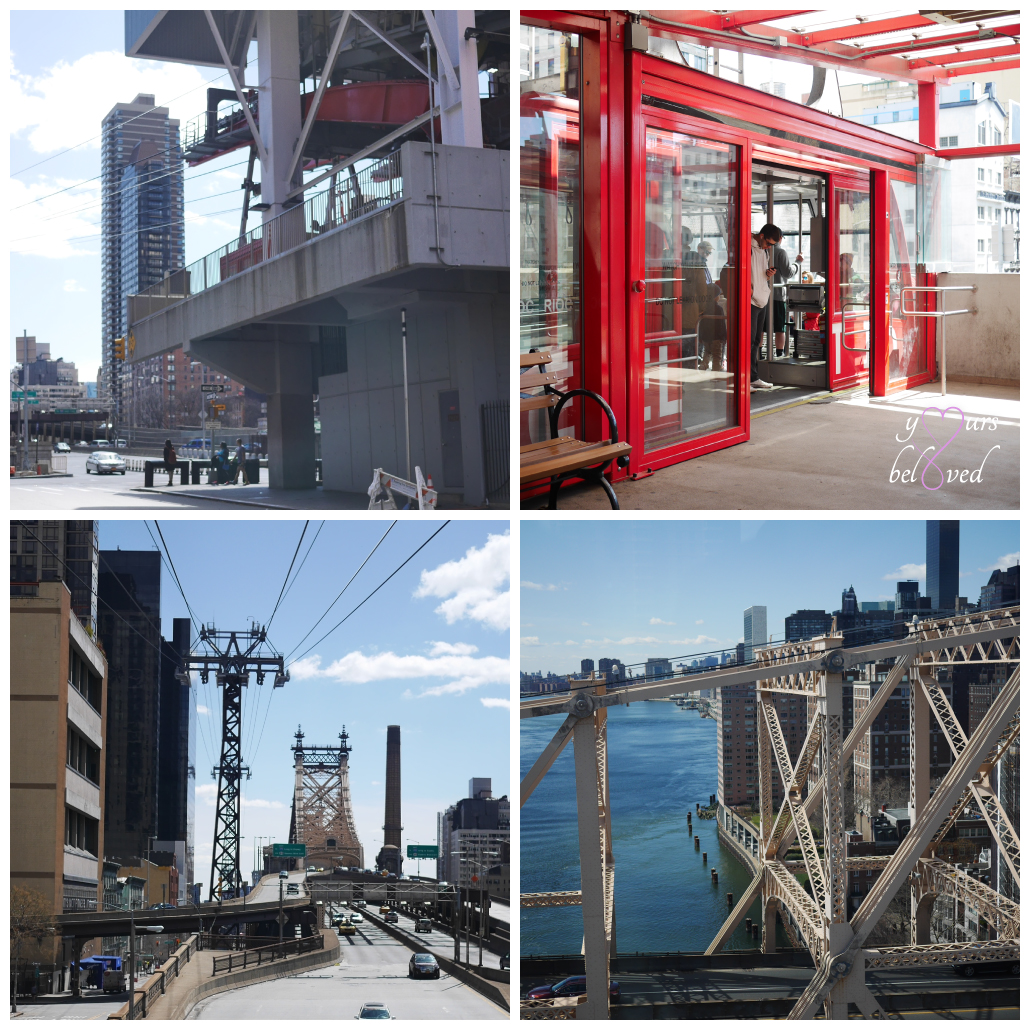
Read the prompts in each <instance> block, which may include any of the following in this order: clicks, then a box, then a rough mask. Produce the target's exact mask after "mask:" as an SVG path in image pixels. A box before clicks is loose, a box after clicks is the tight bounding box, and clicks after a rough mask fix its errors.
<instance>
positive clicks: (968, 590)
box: [519, 520, 1019, 675]
mask: <svg viewBox="0 0 1030 1030" xmlns="http://www.w3.org/2000/svg"><path fill="white" fill-rule="evenodd" d="M573 525H574V527H575V528H573ZM688 527H689V533H687V532H685V531H686V530H687V529H688ZM884 527H892V532H891V533H890V535H889V536H888V535H887V534H885V533H884V531H883V530H884ZM544 534H546V535H544ZM842 540H844V541H846V545H844V544H842ZM960 540H961V543H960V566H959V593H960V594H962V595H963V596H968V597H969V600H970V602H971V603H975V601H976V600H977V599H978V598H979V593H980V587H981V586H983V585H985V584H986V583H987V581H988V579H989V578H990V574H991V571H993V570H994V569H996V568H1007V567H1009V566H1011V565H1015V564H1017V563H1018V560H1019V523H1018V522H1015V521H1000V520H999V521H983V520H962V523H961V537H960ZM684 541H686V542H687V543H686V544H685V543H684ZM544 544H546V546H543V545H544ZM835 547H836V549H834V548H835ZM685 551H686V552H690V554H689V557H687V558H685V559H684V563H685V568H686V569H687V570H689V572H690V574H691V575H693V576H696V577H698V582H699V584H700V587H699V589H698V590H697V591H695V592H694V594H691V592H690V591H689V590H688V589H687V588H686V587H685V586H684V585H683V584H682V580H681V579H679V578H675V577H674V578H673V579H672V581H671V582H670V580H669V574H668V571H667V570H669V569H670V568H671V569H675V568H676V564H675V560H676V559H675V556H676V555H677V554H678V553H681V552H685ZM655 552H658V553H660V554H661V556H662V557H661V561H660V562H659V563H656V562H655V560H654V558H653V555H654V553H655ZM555 554H560V555H561V556H562V559H563V560H562V562H561V564H560V565H556V564H555V561H554V555H555ZM601 554H604V555H608V554H611V555H615V556H616V561H615V563H614V568H615V573H614V576H615V578H614V579H613V580H612V581H611V583H612V585H613V586H614V587H615V591H614V594H613V591H612V590H598V589H597V584H596V582H595V581H594V580H593V578H591V577H589V576H587V577H577V578H573V577H571V576H568V575H560V574H559V573H558V571H557V570H559V569H563V568H568V567H572V568H590V567H591V566H592V564H595V563H596V560H597V555H601ZM925 558H926V522H925V520H905V521H889V522H888V521H880V522H869V521H860V522H857V521H847V520H840V521H837V520H834V521H811V522H809V521H798V520H784V521H772V520H764V521H740V522H738V521H732V522H731V521H718V520H710V521H709V520H705V521H700V520H699V521H690V522H668V521H647V522H634V523H628V524H618V525H612V524H609V523H602V522H577V523H574V524H571V523H568V522H561V523H557V524H554V523H550V524H548V525H547V527H546V530H545V529H544V528H543V526H542V524H541V523H538V522H535V521H534V522H529V521H527V522H524V523H523V525H522V563H521V573H520V579H521V588H520V596H521V600H522V610H521V625H520V640H521V646H520V665H519V668H520V670H522V671H536V670H551V671H553V672H556V673H559V674H562V675H564V674H566V673H573V672H575V671H576V670H578V669H579V667H580V662H581V661H582V660H583V659H584V658H592V659H593V660H594V661H595V662H596V661H597V660H598V659H599V658H601V657H613V658H618V659H620V660H622V661H624V662H625V663H626V664H627V665H637V664H640V663H643V662H644V661H646V660H647V659H649V658H658V657H661V658H669V659H676V658H679V657H681V656H691V655H695V654H703V653H705V652H711V651H715V652H719V651H724V650H733V649H734V648H735V647H736V644H737V643H738V642H740V641H743V639H744V632H743V631H744V611H745V609H747V608H749V607H751V606H753V605H765V606H766V607H767V608H768V633H769V634H770V635H771V636H772V637H773V639H777V640H778V639H781V638H782V637H783V627H784V619H785V618H786V616H788V615H790V614H791V613H793V612H795V611H797V610H799V609H819V608H822V609H825V610H826V611H835V610H837V609H839V608H840V604H841V594H842V592H843V591H845V590H847V589H848V587H850V586H854V588H855V592H856V594H857V597H858V601H859V603H861V602H863V601H877V600H893V598H894V594H895V584H896V582H897V581H899V580H906V579H915V580H917V581H918V582H919V584H920V592H921V593H925V585H926V568H925ZM804 562H809V563H810V564H811V566H812V567H811V568H801V567H800V566H801V563H804ZM659 569H660V570H662V571H661V572H659V571H658V570H659ZM648 576H650V578H648ZM705 584H707V589H704V586H705ZM613 596H614V597H617V598H618V599H619V603H618V604H613V603H612V598H613ZM627 601H628V602H630V604H629V605H627ZM627 612H628V614H626V613H627ZM688 664H689V663H688ZM632 671H633V673H634V674H635V675H636V674H639V673H640V672H642V671H643V669H642V668H640V669H633V670H632Z"/></svg>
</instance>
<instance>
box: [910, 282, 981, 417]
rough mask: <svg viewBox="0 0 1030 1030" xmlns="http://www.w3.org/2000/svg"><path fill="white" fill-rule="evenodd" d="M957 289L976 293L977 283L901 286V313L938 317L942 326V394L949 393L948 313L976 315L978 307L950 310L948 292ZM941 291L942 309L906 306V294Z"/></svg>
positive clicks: (911, 316)
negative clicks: (909, 307) (927, 309)
mask: <svg viewBox="0 0 1030 1030" xmlns="http://www.w3.org/2000/svg"><path fill="white" fill-rule="evenodd" d="M956 290H965V291H966V292H967V293H976V283H974V284H973V285H972V286H903V287H902V288H901V313H902V314H903V315H908V316H909V317H910V318H936V319H938V324H939V325H940V327H941V396H942V397H944V396H945V395H946V393H947V382H948V317H947V316H948V315H975V314H976V313H977V309H976V308H962V309H961V310H959V311H949V310H948V294H949V293H954V292H955V291H956ZM906 293H911V294H912V295H913V296H915V295H916V294H917V293H939V294H940V295H941V310H940V311H910V310H909V309H908V308H906V307H905V294H906Z"/></svg>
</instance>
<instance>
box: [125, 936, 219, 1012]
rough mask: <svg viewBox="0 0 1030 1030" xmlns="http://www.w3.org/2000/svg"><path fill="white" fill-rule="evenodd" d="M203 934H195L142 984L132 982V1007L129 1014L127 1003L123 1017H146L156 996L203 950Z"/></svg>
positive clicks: (163, 991) (162, 992)
mask: <svg viewBox="0 0 1030 1030" xmlns="http://www.w3.org/2000/svg"><path fill="white" fill-rule="evenodd" d="M201 950H202V948H201V934H196V933H195V934H193V936H192V937H190V939H189V940H188V941H187V942H186V943H185V944H184V945H182V947H181V948H179V950H178V951H176V952H175V954H174V955H172V956H171V957H170V958H169V959H168V961H167V962H166V963H165V964H164V965H163V966H162V967H161V968H160V969H159V970H158V971H157V972H156V973H154V975H153V976H151V978H150V979H149V980H148V981H147V982H146V983H145V984H144V985H143V986H142V987H136V986H135V985H132V984H130V992H131V1000H132V1009H131V1014H129V1004H128V1003H126V1005H125V1009H126V1014H125V1015H124V1016H122V1017H121V1018H123V1019H146V1018H147V1011H148V1010H149V1008H150V1006H151V1004H152V1003H153V1001H154V999H155V998H158V997H160V996H161V995H162V994H164V993H165V986H166V984H167V981H168V980H169V979H172V980H174V979H176V978H177V977H178V976H179V973H180V972H181V971H182V968H183V966H185V965H186V964H187V963H188V962H189V961H190V959H192V957H193V956H194V955H195V954H196V953H197V952H198V951H201Z"/></svg>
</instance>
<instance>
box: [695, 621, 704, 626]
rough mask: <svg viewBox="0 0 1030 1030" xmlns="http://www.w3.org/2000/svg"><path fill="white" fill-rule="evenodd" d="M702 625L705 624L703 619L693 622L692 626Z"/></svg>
mask: <svg viewBox="0 0 1030 1030" xmlns="http://www.w3.org/2000/svg"><path fill="white" fill-rule="evenodd" d="M704 624H705V620H704V619H696V620H695V621H694V625H695V626H703V625H704Z"/></svg>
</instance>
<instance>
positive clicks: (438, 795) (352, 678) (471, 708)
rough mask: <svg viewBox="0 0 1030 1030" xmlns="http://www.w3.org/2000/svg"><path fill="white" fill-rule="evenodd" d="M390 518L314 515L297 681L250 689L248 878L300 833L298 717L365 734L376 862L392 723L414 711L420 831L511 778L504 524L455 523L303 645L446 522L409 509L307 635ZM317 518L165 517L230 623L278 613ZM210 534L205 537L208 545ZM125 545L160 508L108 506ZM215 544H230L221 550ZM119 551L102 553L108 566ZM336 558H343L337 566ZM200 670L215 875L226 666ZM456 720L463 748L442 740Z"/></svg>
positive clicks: (199, 832) (410, 777) (407, 799)
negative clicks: (293, 810)
mask: <svg viewBox="0 0 1030 1030" xmlns="http://www.w3.org/2000/svg"><path fill="white" fill-rule="evenodd" d="M387 525H388V524H379V523H367V522H365V523H362V522H326V523H325V525H324V526H323V528H322V530H321V532H320V533H318V530H319V524H318V523H317V522H314V521H312V522H311V523H310V524H309V526H308V530H307V533H306V535H305V538H304V541H303V545H302V547H301V549H300V551H299V554H298V556H297V566H299V565H300V564H301V562H302V561H303V559H304V557H305V554H306V552H307V549H308V546H309V544H310V543H311V541H312V539H313V538H314V537H315V534H316V533H318V538H317V540H316V541H315V543H314V546H313V548H312V551H311V557H310V560H309V561H308V562H307V563H305V565H304V566H303V568H302V569H301V572H300V575H299V576H298V578H297V583H296V588H292V587H291V589H290V591H289V593H288V594H287V595H286V596H285V598H284V600H283V601H282V604H281V607H280V608H279V610H278V612H277V613H276V615H275V618H274V620H273V622H272V624H271V627H270V629H269V639H270V640H271V642H272V643H273V645H276V646H278V647H279V648H280V650H281V653H284V654H289V652H290V650H291V648H292V649H294V654H293V655H292V656H291V658H290V660H289V661H288V662H287V665H288V668H289V669H290V673H291V680H290V682H289V683H287V684H286V686H285V687H284V688H282V689H280V690H276V691H274V692H273V691H272V689H271V686H270V681H266V684H265V686H263V687H260V688H259V687H257V686H256V684H254V683H253V681H252V684H251V686H250V687H248V688H247V690H246V691H245V696H244V702H243V727H244V728H243V733H244V760H245V762H246V763H247V764H249V765H250V766H251V769H252V770H253V772H252V776H251V779H250V780H249V781H245V783H244V790H243V795H244V802H243V809H242V827H241V835H242V838H243V839H242V841H241V848H240V860H241V871H242V873H243V875H244V877H245V878H246V879H247V880H248V881H249V874H250V872H251V868H250V863H251V860H252V855H253V838H254V837H265V838H268V837H275V839H276V841H278V842H285V841H286V840H287V837H288V833H289V822H290V803H291V801H292V798H293V784H294V776H293V769H294V759H293V754H292V752H291V750H290V748H291V747H292V745H293V743H294V734H295V733H296V731H297V725H298V723H299V724H300V725H301V728H302V729H303V732H304V735H305V743H306V744H309V745H325V744H335V743H336V742H337V737H338V734H339V733H340V730H341V728H342V727H343V726H344V725H345V726H346V729H347V733H348V735H349V737H350V744H351V747H352V748H353V751H352V752H351V756H350V782H351V792H352V800H353V805H354V814H355V821H356V824H357V830H358V835H359V838H360V839H361V843H362V845H363V846H364V850H365V856H366V865H368V866H371V864H372V862H373V860H374V857H375V855H376V854H377V853H378V851H379V849H380V847H381V846H382V843H383V831H382V822H383V800H384V792H385V769H386V727H387V725H389V724H399V725H400V726H401V727H402V733H403V735H404V751H403V755H402V783H404V785H405V787H404V794H403V796H402V810H401V814H402V823H403V827H404V830H403V833H402V838H403V843H404V844H405V846H406V845H407V843H410V842H417V843H422V844H434V843H436V815H437V812H439V811H443V810H444V809H446V808H447V806H448V805H451V804H454V803H455V802H456V801H457V800H459V799H460V798H461V797H463V796H464V794H465V790H466V789H467V785H468V781H469V780H470V779H471V778H472V777H473V776H476V777H481V776H485V777H490V778H492V780H493V784H494V793H495V796H498V797H499V796H501V795H502V794H507V793H509V787H508V781H509V771H508V763H507V761H505V760H504V757H503V755H505V754H506V750H505V749H504V748H498V746H497V741H498V738H500V739H501V740H503V741H505V742H506V741H507V739H508V737H507V713H508V711H509V707H508V706H509V704H510V701H509V697H508V695H509V690H508V682H509V672H508V658H507V640H506V636H507V625H506V622H505V618H504V616H505V614H506V611H507V589H506V576H507V554H508V536H507V532H506V531H505V530H506V526H505V525H504V524H501V523H485V522H478V521H477V522H452V523H450V525H449V526H447V527H446V529H444V530H443V531H442V532H441V533H440V534H439V535H438V536H437V537H436V538H435V539H434V540H433V541H432V542H431V543H430V544H428V545H427V546H426V548H425V549H424V550H423V551H422V552H420V554H419V555H418V556H417V558H416V559H414V560H413V561H412V562H410V563H409V564H408V565H407V566H406V567H405V568H404V569H402V570H401V571H400V572H399V573H398V574H397V575H396V576H395V577H394V578H393V579H392V580H390V582H389V583H388V584H387V585H386V586H385V587H384V588H383V589H382V590H381V591H380V592H379V593H378V594H376V595H375V597H373V598H372V599H371V600H369V602H368V603H367V604H366V605H364V606H363V607H362V608H361V609H359V610H358V611H357V612H356V613H355V614H354V615H353V616H352V617H351V618H350V620H348V622H346V623H345V624H344V625H343V626H342V627H341V628H340V629H338V630H336V631H335V632H334V633H333V634H332V635H330V636H329V637H328V639H326V640H325V641H324V642H321V643H319V644H318V645H317V646H316V647H315V648H314V649H313V650H312V651H311V653H310V654H307V655H306V656H305V655H304V654H303V652H304V651H305V650H306V649H307V648H308V647H310V646H311V645H312V644H313V643H314V642H316V641H318V639H319V637H321V636H322V634H323V633H325V632H326V631H328V630H329V629H330V628H331V627H332V626H333V625H335V624H336V623H337V622H339V620H340V619H342V618H343V617H344V615H346V614H347V612H348V611H349V610H350V609H351V608H352V607H353V606H354V605H356V604H357V603H358V602H359V601H361V599H362V598H364V597H365V596H366V595H367V594H368V593H369V592H370V591H371V590H373V589H374V588H375V587H376V586H377V585H378V584H379V583H380V582H381V581H382V580H383V579H385V577H386V576H387V575H388V574H389V573H390V572H391V571H393V569H395V568H396V567H397V565H399V564H400V562H401V561H403V560H404V558H406V557H408V555H410V554H411V552H412V551H414V550H415V548H416V547H418V545H419V544H420V543H422V542H423V541H424V540H426V539H427V538H428V537H429V535H430V533H431V532H432V530H430V529H428V528H427V527H422V526H416V525H414V524H410V523H398V524H397V526H396V527H395V528H394V529H393V530H392V531H391V533H390V534H389V536H387V537H386V539H385V540H384V541H383V543H382V545H381V546H380V547H379V549H378V551H377V552H376V554H375V555H374V556H373V558H372V559H371V560H370V561H369V563H368V565H367V566H366V567H365V569H364V570H363V571H362V572H361V573H360V574H359V575H358V576H357V577H356V578H355V580H354V583H353V585H352V586H351V587H350V588H349V589H348V590H347V592H346V593H345V594H344V596H343V598H342V599H341V600H340V602H339V603H338V604H337V605H336V607H335V608H333V610H332V613H331V615H330V617H328V618H327V619H326V620H325V621H324V622H323V623H321V624H320V625H319V626H318V628H317V630H316V631H315V632H314V633H312V635H311V636H310V637H308V639H307V640H305V641H304V642H303V645H300V640H301V638H302V637H303V636H304V634H305V633H306V632H307V631H308V630H309V629H310V628H311V626H312V624H313V623H314V622H315V620H316V619H317V618H318V616H319V615H321V613H322V612H323V611H324V610H325V608H326V607H327V606H328V605H329V602H330V601H332V599H333V598H334V597H335V596H336V595H337V594H338V593H339V592H340V590H341V589H342V588H343V585H344V584H345V583H346V582H347V580H348V579H349V578H350V576H351V574H352V573H353V572H354V571H355V569H356V568H357V567H358V565H360V564H361V562H362V561H363V560H364V558H365V557H366V556H367V555H368V553H369V552H370V551H371V549H372V548H373V547H374V546H375V544H376V541H378V540H379V539H380V538H381V537H382V536H383V534H384V532H385V531H386V529H387ZM302 526H303V523H302V522H300V521H289V522H285V521H283V522H280V521H274V522H232V523H223V522H199V521H192V520H191V521H190V522H176V521H167V522H162V523H161V529H162V532H163V533H164V536H165V539H166V540H167V542H168V546H169V548H170V549H171V554H172V560H173V561H174V563H175V569H176V571H177V572H178V575H179V577H180V580H181V582H182V585H183V588H184V590H185V593H186V597H187V598H188V599H189V602H190V606H191V607H192V608H193V611H194V614H195V616H196V618H197V621H198V622H202V623H205V624H206V623H209V622H211V621H214V622H215V624H216V626H217V627H218V628H219V629H247V628H248V627H249V625H250V620H251V618H253V619H255V620H256V621H258V622H260V623H267V622H268V616H269V614H270V613H271V611H272V609H273V608H274V607H275V603H276V597H277V595H278V592H279V590H280V588H281V587H282V585H283V579H284V577H285V575H286V569H287V567H288V566H289V563H290V558H291V556H292V555H293V552H294V549H295V548H296V546H297V541H298V539H299V538H300V532H301V527H302ZM150 528H151V532H153V527H152V525H151V527H150ZM433 528H437V527H433ZM154 535H155V536H157V534H156V533H155V534H154ZM198 541H203V543H202V545H201V546H199V547H198V546H196V545H197V543H198ZM118 546H120V547H121V548H122V549H123V550H153V543H152V541H151V538H150V535H149V533H148V532H147V527H146V526H145V525H144V523H142V522H109V521H102V522H101V523H100V548H101V551H102V552H103V551H105V550H112V549H115V548H117V547H118ZM213 553H221V554H223V555H224V558H223V559H221V560H213V559H212V554H213ZM103 565H104V562H103V559H101V568H102V569H103ZM262 565H264V566H265V568H262V567H261V566H262ZM297 566H295V567H294V574H295V575H296V572H297ZM328 570H338V571H334V572H333V574H332V575H327V574H326V573H327V571H328ZM161 579H162V582H161V624H162V633H163V634H164V635H165V636H166V637H167V638H170V636H171V633H172V619H173V618H175V617H181V616H185V615H186V614H187V613H186V609H185V605H184V603H183V601H182V598H181V596H180V595H179V592H178V588H177V587H176V584H175V582H174V580H173V579H172V578H171V576H170V575H169V572H168V569H167V568H163V570H162V577H161ZM348 602H349V603H348ZM194 636H195V633H194ZM298 659H299V660H298ZM194 679H195V683H196V694H195V699H196V705H197V726H198V739H197V744H196V756H197V764H198V769H197V780H196V782H197V790H196V795H197V796H196V831H195V832H196V849H195V854H196V874H195V882H198V883H202V884H205V885H206V883H207V879H208V871H209V869H210V863H211V843H212V831H213V829H214V800H215V792H216V782H215V781H214V780H213V779H212V778H211V767H212V765H214V764H216V763H217V760H218V758H217V751H218V748H219V732H220V721H219V712H220V705H219V699H218V697H217V692H216V686H215V684H214V680H213V678H212V681H211V683H209V684H208V685H206V686H205V685H203V684H201V683H200V682H199V679H197V678H196V677H195V678H194ZM262 727H264V732H263V734H262V732H261V728H262ZM455 735H457V737H458V738H459V739H460V741H461V747H460V748H443V749H441V748H440V747H439V744H440V742H441V741H444V740H446V739H449V738H453V737H454V736H455ZM258 740H260V743H258ZM405 772H406V775H405ZM266 843H267V841H266ZM205 890H206V887H205Z"/></svg>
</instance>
